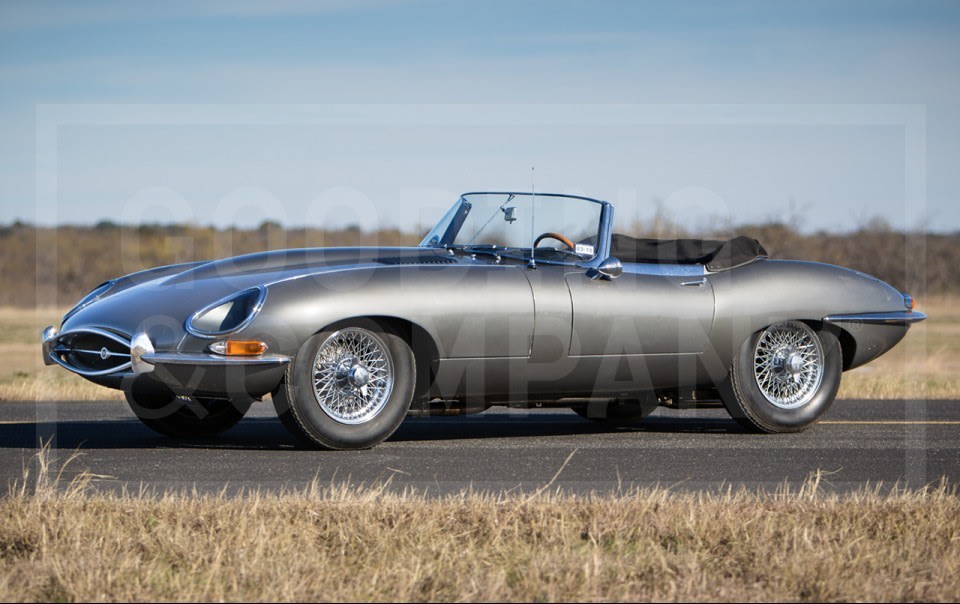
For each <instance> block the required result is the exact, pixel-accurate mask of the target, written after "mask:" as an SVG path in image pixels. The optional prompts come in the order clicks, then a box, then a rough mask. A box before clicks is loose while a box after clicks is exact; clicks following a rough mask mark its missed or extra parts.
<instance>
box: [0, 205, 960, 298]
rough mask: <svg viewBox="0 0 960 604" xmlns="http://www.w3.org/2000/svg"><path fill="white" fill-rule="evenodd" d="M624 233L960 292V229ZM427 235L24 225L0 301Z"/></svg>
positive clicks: (13, 239)
mask: <svg viewBox="0 0 960 604" xmlns="http://www.w3.org/2000/svg"><path fill="white" fill-rule="evenodd" d="M620 230H621V231H622V232H625V233H629V234H632V235H635V236H653V237H663V238H673V237H683V236H715V237H726V236H730V235H731V234H734V233H737V234H745V235H749V236H752V237H756V238H757V239H759V240H760V242H761V243H762V244H763V245H764V246H765V247H766V249H767V251H768V252H769V253H770V256H771V257H773V258H798V259H805V260H816V261H820V262H828V263H831V264H838V265H841V266H846V267H850V268H854V269H857V270H860V271H863V272H865V273H869V274H871V275H874V276H876V277H879V278H880V279H883V280H884V281H887V282H888V283H890V284H891V285H893V286H895V287H897V288H899V289H901V290H902V291H908V292H910V293H911V294H914V295H915V296H916V297H922V296H924V295H926V294H932V293H952V292H960V286H958V284H960V233H954V234H925V233H922V232H902V231H896V230H893V229H891V228H890V227H889V226H887V225H886V224H884V223H882V222H880V221H873V222H871V223H868V224H867V225H865V226H863V227H861V228H859V229H858V230H856V231H854V232H850V233H844V234H837V233H826V232H818V233H812V234H808V233H802V232H799V231H798V230H797V229H795V228H792V227H791V226H789V225H787V224H781V223H769V224H758V225H741V226H738V227H722V228H718V229H716V230H714V231H707V232H702V233H690V232H686V231H684V230H683V229H681V228H679V227H678V226H677V225H676V224H672V223H669V222H664V221H662V220H657V221H652V222H650V223H644V222H637V223H634V224H632V225H627V226H625V227H624V228H622V229H620ZM421 237H422V234H418V233H410V232H403V231H400V230H396V229H386V230H380V231H377V232H366V231H363V230H362V229H360V228H359V227H348V228H345V229H341V230H324V229H313V228H290V229H284V228H283V227H282V226H281V225H279V224H276V223H264V224H262V225H261V226H260V227H259V228H255V229H234V228H228V229H215V228H213V227H199V226H187V225H143V226H120V225H116V224H113V223H110V222H101V223H99V224H97V225H95V226H63V227H58V228H50V227H35V226H33V225H30V224H25V223H21V222H17V223H14V224H10V225H6V226H0V284H2V287H0V306H28V307H29V306H34V305H42V306H49V305H57V306H65V305H69V304H72V303H73V302H75V301H76V300H78V299H79V298H80V297H81V296H83V295H84V294H86V293H87V292H88V291H90V290H91V289H92V288H93V287H94V286H96V285H97V284H99V283H101V282H103V281H105V280H107V279H109V278H111V277H116V276H120V275H124V274H128V273H132V272H135V271H138V270H143V269H146V268H151V267H155V266H161V265H164V264H173V263H177V262H188V261H191V260H204V259H215V258H224V257H229V256H234V255H238V254H246V253H251V252H256V251H262V250H268V249H282V248H297V247H335V246H346V245H374V246H376V245H379V246H402V245H416V244H417V243H418V242H419V240H420V238H421Z"/></svg>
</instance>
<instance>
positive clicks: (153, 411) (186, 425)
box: [124, 387, 253, 440]
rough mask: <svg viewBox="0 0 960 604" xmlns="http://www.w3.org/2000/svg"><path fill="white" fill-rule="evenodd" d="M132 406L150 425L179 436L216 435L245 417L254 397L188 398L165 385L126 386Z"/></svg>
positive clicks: (194, 437)
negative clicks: (235, 399)
mask: <svg viewBox="0 0 960 604" xmlns="http://www.w3.org/2000/svg"><path fill="white" fill-rule="evenodd" d="M124 394H125V395H126V397H127V403H129V404H130V409H131V410H133V413H134V414H135V415H136V416H137V417H138V418H139V419H140V421H142V422H143V423H144V424H145V425H146V426H147V427H148V428H150V429H151V430H154V431H156V432H159V433H160V434H163V435H164V436H169V437H171V438H176V439H184V440H197V439H206V438H212V437H214V436H217V435H218V434H220V433H222V432H225V431H227V430H229V429H230V428H232V427H234V426H235V425H236V424H237V422H239V421H240V420H241V419H243V416H244V414H245V413H246V412H247V410H248V409H249V408H250V405H251V404H252V402H253V401H252V400H245V401H231V400H228V399H217V398H187V397H180V396H176V395H175V394H173V393H172V392H169V391H165V390H163V389H157V388H151V389H144V388H136V387H135V388H131V389H129V390H125V391H124Z"/></svg>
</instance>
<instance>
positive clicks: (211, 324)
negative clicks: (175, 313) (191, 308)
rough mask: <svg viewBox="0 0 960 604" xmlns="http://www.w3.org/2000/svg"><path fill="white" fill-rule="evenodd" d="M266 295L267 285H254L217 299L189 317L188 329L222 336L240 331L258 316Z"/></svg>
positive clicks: (201, 334)
mask: <svg viewBox="0 0 960 604" xmlns="http://www.w3.org/2000/svg"><path fill="white" fill-rule="evenodd" d="M266 297H267V289H266V288H265V287H254V288H251V289H246V290H244V291H242V292H240V293H238V294H232V295H230V296H227V297H226V298H223V299H221V300H217V301H216V302H214V303H213V304H211V305H209V306H205V307H203V308H201V309H200V310H198V311H197V312H195V313H193V315H192V316H191V317H190V318H189V319H187V324H186V328H187V331H189V332H190V333H192V334H193V335H195V336H200V337H210V336H222V335H224V334H228V333H233V332H235V331H240V330H241V329H243V328H244V327H246V326H247V325H249V324H250V322H251V321H253V318H254V317H255V316H257V313H258V312H259V311H260V307H262V306H263V301H264V300H265V299H266Z"/></svg>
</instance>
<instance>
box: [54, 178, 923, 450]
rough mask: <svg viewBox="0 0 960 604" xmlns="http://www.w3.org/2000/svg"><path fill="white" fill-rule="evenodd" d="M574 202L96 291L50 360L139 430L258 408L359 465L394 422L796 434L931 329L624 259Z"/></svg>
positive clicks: (764, 271) (852, 301)
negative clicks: (846, 383) (854, 376)
mask: <svg viewBox="0 0 960 604" xmlns="http://www.w3.org/2000/svg"><path fill="white" fill-rule="evenodd" d="M613 224H614V222H613V207H612V206H611V205H610V204H609V203H607V202H604V201H598V200H595V199H588V198H585V197H577V196H573V195H554V194H539V193H537V194H533V193H467V194H464V195H462V196H461V197H460V198H459V199H458V200H457V201H456V203H455V204H454V205H453V207H452V208H451V209H450V211H449V212H447V214H446V215H445V216H444V217H443V219H441V220H440V222H439V223H438V224H437V226H436V227H435V228H434V229H433V230H432V231H430V233H429V234H427V236H426V238H424V240H423V242H422V243H421V244H420V245H419V246H418V247H412V248H386V247H377V248H317V249H292V250H282V251H270V252H263V253H257V254H250V255H245V256H238V257H235V258H228V259H225V260H217V261H210V262H193V263H189V264H178V265H173V266H164V267H160V268H155V269H151V270H147V271H143V272H139V273H135V274H131V275H127V276H125V277H119V278H116V279H112V280H110V281H107V282H106V283H103V284H102V285H99V286H98V287H96V288H95V289H94V290H93V291H91V292H90V293H89V294H88V295H87V296H86V297H84V298H83V299H82V300H81V301H80V302H79V303H78V304H77V305H76V307H74V308H73V309H72V310H71V311H70V312H68V313H67V314H66V316H64V318H63V321H62V324H61V325H60V327H59V329H58V328H56V327H53V326H50V327H47V328H46V329H45V330H44V331H43V335H42V340H43V343H42V346H43V359H44V361H45V362H46V363H47V364H58V365H61V366H62V367H64V368H66V369H68V370H69V371H72V372H74V373H77V374H79V375H82V376H83V377H85V378H87V379H89V380H91V381H93V382H96V383H97V384H101V385H103V386H106V387H109V388H118V389H121V390H123V391H124V393H125V394H126V398H127V400H128V401H129V403H130V406H131V408H132V409H133V411H134V413H135V414H136V415H137V416H138V417H139V418H140V419H141V420H143V422H144V423H145V424H146V425H148V426H149V427H151V428H153V429H154V430H157V431H159V432H161V433H163V434H166V435H169V436H172V437H179V438H201V437H210V436H213V435H216V434H218V433H220V432H222V431H224V430H226V429H228V428H230V427H231V426H233V425H234V424H236V423H237V422H238V421H239V420H240V419H241V418H242V417H243V415H244V413H245V412H246V411H247V409H248V408H249V406H250V404H251V403H252V402H253V401H255V400H258V399H261V398H262V397H263V396H265V395H267V394H271V395H272V399H273V404H274V406H275V407H276V411H277V414H278V415H279V417H280V419H281V420H282V421H283V424H284V425H285V426H286V427H287V428H288V429H289V430H290V431H291V432H292V433H293V435H294V436H296V437H298V438H299V439H301V440H303V441H305V442H307V443H310V444H314V445H320V446H323V447H329V448H335V449H359V448H366V447H371V446H373V445H376V444H377V443H379V442H381V441H383V440H384V439H386V438H388V437H389V436H390V435H391V434H392V433H393V432H394V431H395V430H396V429H397V427H398V426H399V425H400V423H401V422H402V421H403V419H404V417H406V416H408V415H446V414H458V413H469V412H480V411H483V410H484V409H487V408H489V407H490V406H492V405H512V406H526V407H529V408H537V407H544V406H566V407H570V408H572V409H574V410H575V411H576V412H577V413H579V414H581V415H582V416H584V417H585V418H587V419H592V420H597V421H607V422H634V421H638V420H639V419H640V418H642V417H643V416H644V415H646V414H648V413H650V412H651V411H652V410H653V409H655V408H656V407H657V406H658V405H665V406H668V407H681V406H691V405H720V404H722V405H724V406H725V407H726V409H727V410H728V411H729V413H730V414H731V415H732V416H733V417H734V418H735V419H736V420H737V421H738V422H740V423H741V424H743V425H744V426H747V427H749V428H750V429H753V430H758V431H763V432H794V431H798V430H803V429H804V428H807V427H809V426H811V425H813V424H814V423H816V422H817V420H818V419H819V418H820V417H821V416H822V415H823V414H824V413H825V412H826V411H827V409H828V408H829V407H830V405H831V404H832V402H833V400H834V398H835V396H836V394H837V389H838V388H839V386H840V376H841V374H842V372H844V371H847V370H849V369H853V368H854V367H859V366H860V365H863V364H864V363H867V362H869V361H871V360H873V359H875V358H877V357H878V356H880V355H881V354H883V353H884V352H886V351H887V350H889V349H890V348H891V347H893V346H894V345H895V344H896V343H897V342H899V341H900V339H901V338H903V337H904V335H905V334H906V332H907V329H908V328H909V326H910V324H911V323H914V322H917V321H922V320H923V319H924V318H925V316H924V315H923V314H922V313H919V312H916V311H914V310H913V301H912V300H911V298H910V297H909V296H907V295H906V294H902V293H901V292H899V291H897V290H896V289H894V288H893V287H891V286H889V285H887V284H886V283H883V282H882V281H880V280H878V279H875V278H873V277H871V276H869V275H865V274H863V273H860V272H857V271H854V270H849V269H845V268H840V267H836V266H830V265H826V264H819V263H814V262H803V261H794V260H770V259H768V258H767V257H766V252H765V250H764V249H763V247H762V246H761V245H760V244H759V243H758V242H757V241H756V240H754V239H748V238H746V237H738V238H735V239H731V240H728V241H716V240H700V239H678V240H654V239H636V238H632V237H628V236H625V235H620V234H616V233H614V232H613Z"/></svg>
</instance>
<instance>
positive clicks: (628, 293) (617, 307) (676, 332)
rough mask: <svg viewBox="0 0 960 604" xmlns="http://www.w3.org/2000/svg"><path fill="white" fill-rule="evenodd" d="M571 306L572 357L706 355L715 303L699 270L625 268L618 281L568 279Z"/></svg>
mask: <svg viewBox="0 0 960 604" xmlns="http://www.w3.org/2000/svg"><path fill="white" fill-rule="evenodd" d="M566 282H567V287H568V288H569V290H570V297H571V301H572V306H573V325H572V330H571V339H570V356H572V357H578V356H594V355H600V356H604V355H607V356H609V355H613V356H623V355H679V354H697V353H701V352H703V351H704V349H705V348H706V346H707V343H708V341H709V336H710V329H711V327H712V326H713V317H714V297H713V287H712V285H711V284H710V279H709V277H708V276H706V275H705V274H704V270H703V267H702V266H700V265H662V264H633V263H624V264H623V273H622V274H621V275H620V276H619V277H618V278H615V279H604V278H600V279H596V280H594V279H590V277H588V276H587V274H586V272H572V273H568V274H567V276H566Z"/></svg>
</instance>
